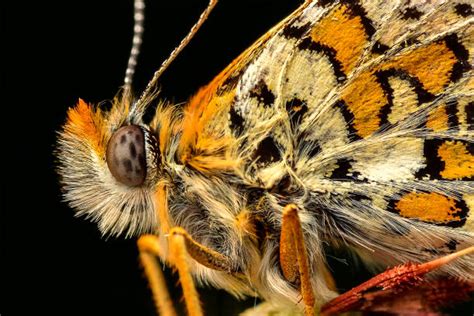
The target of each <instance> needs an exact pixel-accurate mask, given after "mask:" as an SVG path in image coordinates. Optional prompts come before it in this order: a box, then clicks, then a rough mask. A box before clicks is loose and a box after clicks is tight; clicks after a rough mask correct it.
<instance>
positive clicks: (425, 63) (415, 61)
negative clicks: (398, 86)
mask: <svg viewBox="0 0 474 316" xmlns="http://www.w3.org/2000/svg"><path fill="white" fill-rule="evenodd" d="M457 62H458V60H457V58H456V55H455V54H454V52H453V51H452V50H451V49H450V48H448V46H447V44H446V42H445V41H440V42H436V43H432V44H430V45H428V46H425V47H420V48H418V49H416V50H413V51H410V52H408V53H406V54H404V55H402V56H399V57H396V58H394V60H393V61H391V62H388V63H387V64H385V65H383V66H382V69H383V70H388V69H390V68H394V69H399V70H402V71H404V72H406V73H407V74H409V75H410V76H412V77H415V78H417V79H418V80H419V81H420V82H421V83H422V85H423V88H424V89H425V90H427V91H428V92H430V93H432V94H438V93H440V92H442V91H443V88H444V87H445V86H446V85H447V84H448V83H449V81H450V76H451V73H452V71H453V66H454V65H455V64H456V63H457Z"/></svg>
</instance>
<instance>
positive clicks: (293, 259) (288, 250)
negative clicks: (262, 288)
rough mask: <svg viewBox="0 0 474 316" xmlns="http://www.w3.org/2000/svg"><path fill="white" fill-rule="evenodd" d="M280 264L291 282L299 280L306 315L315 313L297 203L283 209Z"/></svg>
mask: <svg viewBox="0 0 474 316" xmlns="http://www.w3.org/2000/svg"><path fill="white" fill-rule="evenodd" d="M280 265H281V268H282V270H283V275H284V276H285V278H286V279H287V280H288V281H290V282H292V283H293V282H299V284H300V289H301V295H302V296H303V302H304V304H305V315H314V303H315V299H314V293H313V288H312V286H311V281H310V275H309V263H308V257H307V253H306V246H305V243H304V236H303V230H302V228H301V222H300V219H299V217H298V209H297V207H296V205H294V204H290V205H287V206H286V207H285V208H284V210H283V220H282V226H281V235H280Z"/></svg>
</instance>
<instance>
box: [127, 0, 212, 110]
mask: <svg viewBox="0 0 474 316" xmlns="http://www.w3.org/2000/svg"><path fill="white" fill-rule="evenodd" d="M137 2H142V1H139V0H137V1H135V4H136V3H137ZM216 4H217V0H209V4H208V5H207V8H206V9H205V10H204V11H203V12H202V13H201V15H200V16H199V20H198V21H197V22H196V23H195V24H194V25H193V27H192V28H191V30H190V31H189V33H188V35H186V37H185V38H184V39H183V40H182V41H181V43H179V45H178V46H177V47H176V48H175V49H174V50H173V51H172V52H171V54H170V56H169V57H168V59H166V60H165V61H164V62H163V63H162V64H161V66H160V68H159V69H158V70H157V71H156V72H155V73H154V74H153V78H152V79H151V80H150V82H149V83H148V85H147V86H146V88H145V91H144V92H143V93H142V95H141V96H140V99H138V101H137V102H136V103H135V107H141V106H143V105H142V104H141V103H142V102H143V101H144V100H145V99H146V96H147V95H148V94H149V93H150V92H151V91H152V90H153V88H154V87H155V85H156V83H157V81H158V79H159V78H160V77H161V75H162V74H163V72H164V71H165V70H166V69H167V68H168V66H169V65H170V64H171V63H172V62H173V60H174V59H175V58H176V56H178V55H179V53H180V52H181V51H182V50H183V48H184V47H186V45H188V43H189V42H190V41H191V39H192V38H193V37H194V35H196V33H197V31H198V30H199V28H200V27H201V26H202V24H203V23H204V21H206V19H207V18H208V17H209V14H210V13H211V11H212V9H214V7H215V6H216ZM135 10H136V6H135ZM135 12H137V11H135ZM135 17H136V13H135ZM135 21H136V20H135ZM134 39H135V37H134ZM134 45H135V42H134ZM132 56H133V48H132V53H131V54H130V59H132ZM133 66H135V65H133ZM129 67H130V61H129ZM127 71H128V69H127ZM125 79H127V77H125ZM125 84H127V83H126V82H125Z"/></svg>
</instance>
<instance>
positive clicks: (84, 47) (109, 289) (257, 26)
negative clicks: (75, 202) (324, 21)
mask: <svg viewBox="0 0 474 316" xmlns="http://www.w3.org/2000/svg"><path fill="white" fill-rule="evenodd" d="M146 2H147V9H146V22H145V34H144V43H143V47H142V55H141V56H140V58H139V62H138V69H137V74H136V78H135V88H136V89H135V91H137V92H140V91H142V89H143V88H144V86H145V85H146V83H147V81H148V80H149V79H150V78H151V76H152V74H153V72H154V71H155V70H156V69H157V68H158V67H159V65H160V64H161V62H162V61H164V59H165V58H166V57H167V56H168V54H169V53H170V52H171V51H172V49H173V48H174V47H175V46H176V45H178V43H179V42H180V40H181V39H182V38H183V37H184V36H185V35H186V34H187V32H188V30H189V29H190V27H191V26H192V25H193V24H194V22H195V21H196V20H197V18H198V16H199V15H200V13H201V12H202V10H204V8H205V7H206V5H207V1H205V0H187V1H169V0H163V1H146ZM299 3H300V1H293V0H291V1H281V2H276V1H272V0H258V1H255V0H245V1H242V0H240V1H226V0H222V1H220V3H219V4H218V6H217V7H216V9H215V10H214V11H213V12H212V14H211V17H210V18H209V20H208V21H207V22H206V23H205V25H204V26H203V27H202V29H201V31H200V32H199V33H198V34H197V36H196V37H195V38H194V39H193V40H192V42H191V43H190V45H189V46H188V47H187V48H186V49H185V50H184V51H183V53H182V54H181V55H180V56H179V57H178V58H177V60H176V61H175V62H174V64H173V65H172V66H171V67H170V68H169V69H168V70H167V71H166V73H165V74H164V75H163V77H162V78H161V87H162V97H164V98H166V99H168V100H174V101H176V102H182V101H186V100H187V98H188V97H189V96H190V95H192V94H193V93H194V92H196V91H197V89H198V88H199V87H201V86H203V85H204V84H206V83H207V82H209V81H210V80H211V79H212V78H213V77H214V76H215V75H217V74H218V73H219V71H220V70H222V69H223V68H224V67H225V66H226V65H227V64H228V63H230V62H231V61H232V60H233V59H234V58H235V57H237V56H238V55H239V53H240V52H241V51H243V50H244V49H245V48H246V47H248V46H250V45H251V44H252V43H253V41H255V40H256V39H257V38H258V37H259V36H260V35H262V34H263V33H265V31H266V30H268V29H269V28H270V27H271V26H273V25H274V24H276V23H277V22H278V21H280V20H281V19H282V18H284V17H285V16H286V15H288V14H289V13H291V12H292V10H293V9H295V8H296V7H297V6H298V5H299ZM132 11H133V1H132V0H127V1H125V0H119V1H117V0H115V1H113V0H109V1H91V0H87V1H86V0H80V1H69V0H68V1H62V2H60V1H58V2H50V1H27V2H21V1H3V2H2V10H1V14H2V16H1V24H2V35H3V36H2V44H1V50H2V56H3V57H2V71H1V76H2V78H1V84H2V89H1V91H2V96H3V97H2V101H1V104H0V106H1V108H2V112H1V113H2V114H1V115H2V135H3V136H4V137H3V141H2V145H1V152H2V158H3V159H2V161H3V162H2V166H3V168H2V170H3V175H2V181H1V182H2V186H1V190H2V191H1V209H2V212H1V213H2V218H1V222H0V223H1V234H2V243H1V244H2V253H1V257H0V258H1V259H0V262H1V263H2V280H1V281H0V283H1V284H2V287H3V291H2V292H3V294H2V295H1V296H2V298H1V299H0V305H1V306H0V313H1V314H2V315H98V314H100V315H154V311H153V305H152V302H151V299H150V295H149V293H148V289H147V285H146V283H145V281H144V279H143V277H142V272H141V269H140V268H139V265H138V259H137V251H136V246H135V240H134V239H129V240H124V239H114V238H109V239H107V240H106V239H105V238H102V237H101V235H100V233H99V232H98V230H97V228H96V225H95V224H93V223H89V222H88V221H86V220H84V219H81V218H75V217H74V213H73V211H72V210H71V209H69V208H68V206H67V205H66V204H64V203H62V202H61V194H60V189H59V186H58V178H57V175H56V173H55V171H54V168H55V162H54V160H55V158H54V155H53V151H54V148H55V139H56V132H57V131H58V130H59V129H60V126H61V124H62V123H63V122H64V120H65V115H66V111H67V109H68V108H69V107H71V106H73V105H74V104H75V103H76V102H77V100H78V98H79V97H80V98H82V99H84V100H86V101H87V102H91V103H97V102H100V101H103V100H107V99H111V98H112V97H113V96H114V95H115V93H116V92H117V91H118V88H119V87H120V85H122V83H123V76H124V73H125V68H126V63H127V60H128V55H129V50H130V47H131V38H132V26H133V15H132ZM3 258H6V260H4V259H3ZM5 263H6V264H5ZM176 283H177V280H176V278H174V279H171V281H170V283H169V287H171V288H174V287H175V284H176ZM200 292H201V293H202V298H203V301H204V306H205V310H206V312H207V313H206V314H208V315H228V314H231V313H230V311H231V309H232V311H233V312H236V311H237V310H238V309H239V308H242V303H237V302H235V301H233V299H232V298H231V297H230V296H229V295H228V294H225V293H224V292H219V291H213V290H200ZM173 293H174V295H175V297H177V298H179V297H180V296H181V294H180V292H179V290H175V291H173ZM178 301H179V299H178ZM253 303H254V300H253V299H250V300H249V301H247V302H245V303H243V305H246V306H249V305H250V306H252V305H253Z"/></svg>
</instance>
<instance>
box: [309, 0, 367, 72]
mask: <svg viewBox="0 0 474 316" xmlns="http://www.w3.org/2000/svg"><path fill="white" fill-rule="evenodd" d="M311 38H312V40H313V41H315V42H318V43H320V44H322V45H326V46H328V47H330V48H332V49H334V50H335V51H336V59H337V60H338V61H339V62H340V63H341V66H342V70H343V71H344V73H346V74H348V73H349V72H350V71H352V70H353V69H354V67H355V65H356V63H357V61H358V60H359V58H360V56H361V55H362V53H363V52H364V49H365V47H366V46H367V44H368V35H367V33H366V30H365V28H364V25H363V23H362V17H361V16H359V15H355V14H354V13H353V12H352V9H351V8H349V7H348V6H347V5H340V6H338V7H336V8H335V9H334V10H333V11H332V12H330V13H329V14H328V15H327V16H326V17H325V18H323V19H322V20H321V21H320V22H319V23H317V24H316V26H315V27H314V28H313V29H312V30H311Z"/></svg>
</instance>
